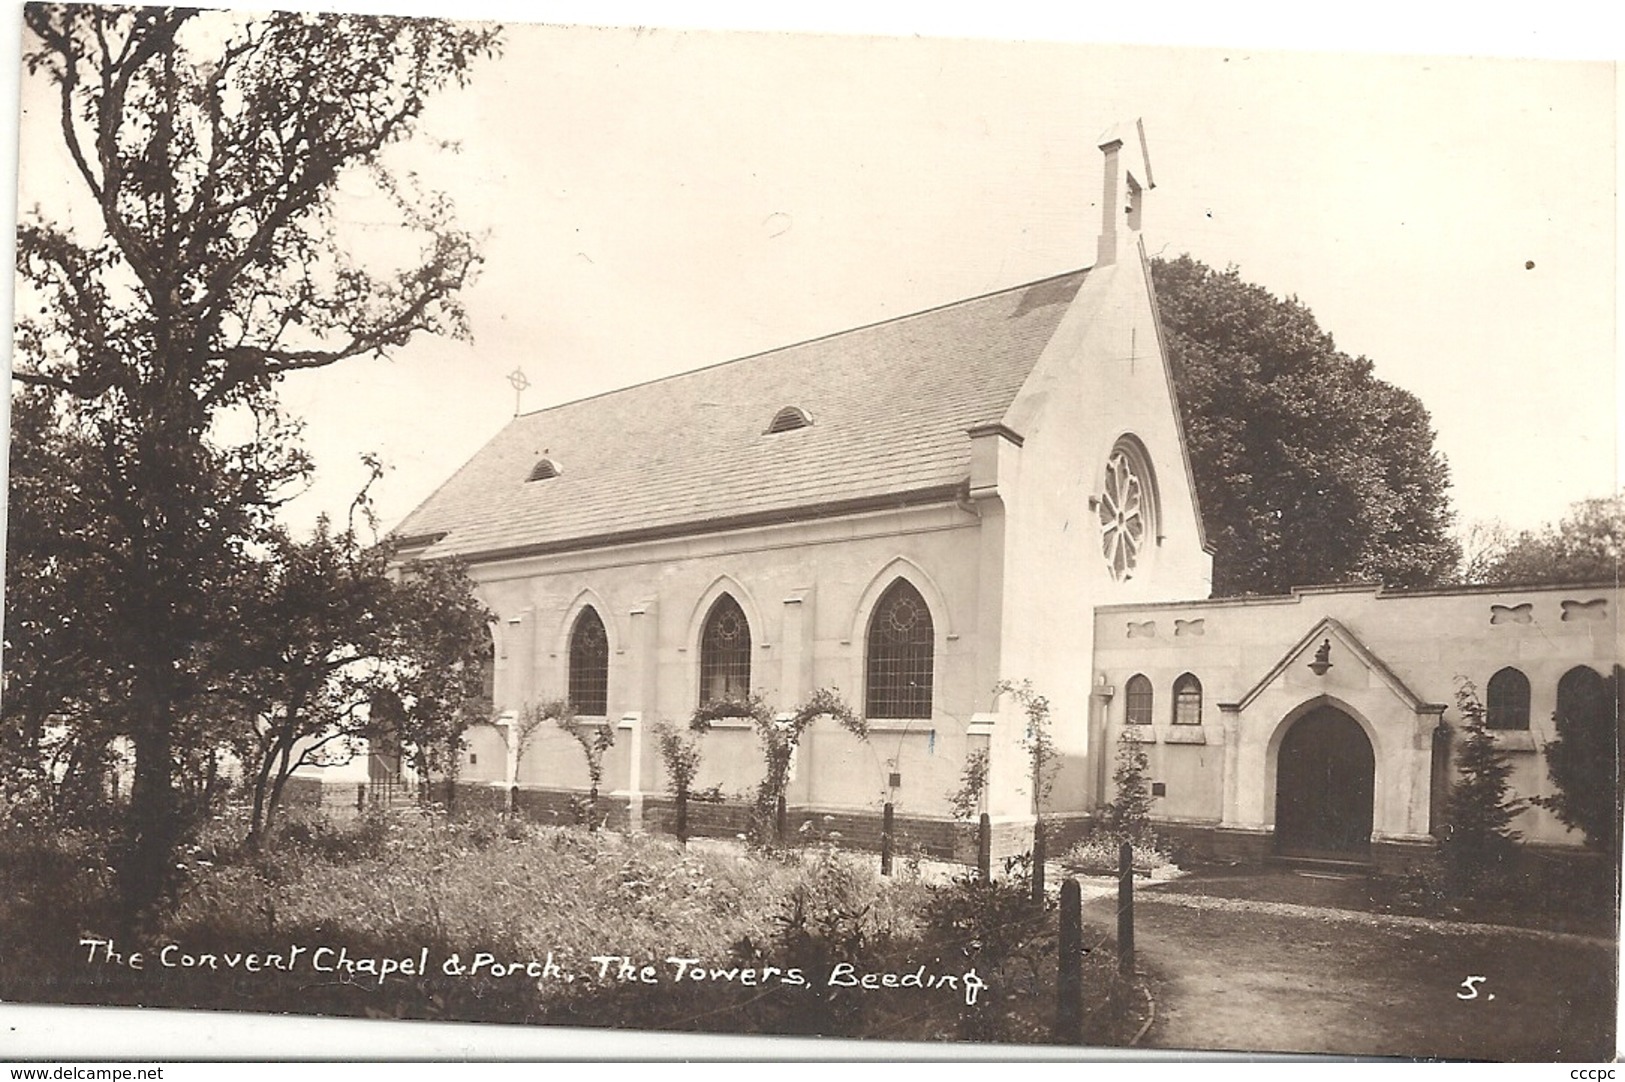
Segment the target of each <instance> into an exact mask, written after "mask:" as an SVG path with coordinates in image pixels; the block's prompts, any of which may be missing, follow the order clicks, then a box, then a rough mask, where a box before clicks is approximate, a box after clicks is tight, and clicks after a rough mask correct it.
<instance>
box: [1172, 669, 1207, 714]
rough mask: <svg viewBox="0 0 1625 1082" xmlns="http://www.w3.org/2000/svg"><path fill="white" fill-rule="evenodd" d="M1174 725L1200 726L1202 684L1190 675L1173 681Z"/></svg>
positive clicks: (1187, 674)
mask: <svg viewBox="0 0 1625 1082" xmlns="http://www.w3.org/2000/svg"><path fill="white" fill-rule="evenodd" d="M1174 724H1175V725H1200V724H1202V682H1201V681H1200V680H1198V679H1196V677H1194V676H1192V675H1191V674H1190V673H1186V674H1185V675H1184V676H1181V677H1180V678H1179V679H1178V680H1175V681H1174Z"/></svg>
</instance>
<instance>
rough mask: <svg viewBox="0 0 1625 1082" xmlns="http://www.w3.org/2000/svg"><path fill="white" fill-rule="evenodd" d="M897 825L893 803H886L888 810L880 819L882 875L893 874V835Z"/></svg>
mask: <svg viewBox="0 0 1625 1082" xmlns="http://www.w3.org/2000/svg"><path fill="white" fill-rule="evenodd" d="M895 823H896V813H895V811H894V810H893V808H892V802H891V801H889V800H888V801H886V810H885V811H884V812H883V813H882V814H881V817H880V874H881V875H890V874H891V835H892V827H893V824H895Z"/></svg>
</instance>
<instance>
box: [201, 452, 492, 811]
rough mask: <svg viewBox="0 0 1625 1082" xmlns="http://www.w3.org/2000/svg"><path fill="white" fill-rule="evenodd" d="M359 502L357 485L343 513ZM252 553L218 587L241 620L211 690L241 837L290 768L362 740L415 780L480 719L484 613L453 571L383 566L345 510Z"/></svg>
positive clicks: (274, 537)
mask: <svg viewBox="0 0 1625 1082" xmlns="http://www.w3.org/2000/svg"><path fill="white" fill-rule="evenodd" d="M372 466H373V470H374V473H373V476H374V478H375V479H376V477H377V476H378V473H377V470H378V465H377V463H376V462H373V463H372ZM366 500H367V491H366V489H363V490H362V492H361V494H360V495H359V496H358V497H357V499H356V504H355V507H356V508H357V509H365V508H366ZM266 547H267V549H268V552H267V554H266V555H264V556H262V557H258V558H255V559H253V560H252V561H251V562H250V563H248V564H247V565H246V566H245V571H246V574H245V575H244V576H242V578H241V580H239V582H238V583H237V584H236V585H237V587H238V589H237V590H236V591H235V592H234V593H233V594H232V595H230V599H231V601H232V602H233V604H234V607H235V609H236V611H237V612H238V614H239V615H240V616H241V618H242V619H243V622H244V627H243V630H242V632H241V633H240V636H239V637H238V638H237V639H236V640H235V641H233V642H232V643H231V645H232V647H233V648H234V649H235V650H236V651H238V652H236V653H235V654H234V655H233V656H232V657H231V658H230V662H231V665H230V672H231V677H230V679H229V681H227V682H226V683H225V684H224V685H223V686H222V687H221V688H220V689H219V690H218V692H217V693H216V699H217V700H218V701H219V702H220V704H221V706H222V708H223V713H224V715H225V716H227V717H235V718H237V719H238V727H237V728H236V729H235V730H234V731H233V732H232V733H231V734H230V742H231V744H232V746H233V748H234V750H235V751H236V753H237V757H238V759H239V761H240V762H242V764H243V766H244V772H245V775H246V776H247V777H248V778H249V779H251V785H252V790H253V812H252V816H251V820H250V828H249V829H250V833H249V836H250V838H251V839H255V840H258V839H259V837H260V836H261V835H262V833H263V832H264V830H265V829H266V828H267V827H268V826H269V825H270V823H271V821H272V820H273V819H274V817H275V814H276V810H277V807H278V804H279V803H280V800H281V797H282V792H283V788H284V786H285V785H286V784H287V781H288V778H289V777H291V776H292V774H293V772H294V771H295V770H297V769H299V768H300V767H302V766H330V765H334V764H337V763H343V762H347V761H349V760H350V759H351V758H352V757H353V756H354V754H355V753H356V750H357V748H358V746H359V742H360V741H362V740H364V739H372V740H374V741H377V742H379V743H380V744H382V745H384V746H388V747H392V748H397V749H403V750H406V751H407V752H408V754H409V755H410V756H411V758H412V760H413V764H414V765H415V766H416V767H417V768H418V770H419V771H420V772H422V773H423V776H425V777H427V776H428V772H429V771H430V770H431V769H434V768H437V767H438V768H442V769H443V768H444V766H445V765H446V764H447V763H449V762H454V761H455V760H456V759H457V754H456V752H457V751H458V750H459V749H460V746H461V735H462V731H463V728H464V727H465V726H466V725H467V724H468V723H469V722H471V721H475V720H485V718H486V716H488V714H489V704H486V703H484V702H483V700H482V698H481V692H482V691H483V687H482V684H483V675H484V672H483V670H484V661H485V644H484V633H485V628H486V624H487V622H488V621H489V619H490V613H489V612H488V611H487V610H486V608H485V607H484V606H483V605H482V604H480V602H479V601H478V600H477V599H476V598H475V596H474V592H473V584H472V583H471V582H470V581H469V580H468V578H467V576H466V574H465V573H464V572H463V570H462V569H461V568H460V567H458V566H456V565H454V564H442V565H437V566H432V567H431V566H428V565H417V564H413V565H409V566H407V567H405V568H403V569H402V570H401V571H400V572H399V573H394V572H393V571H392V561H393V550H392V549H391V547H390V546H388V545H387V544H386V545H367V544H364V543H363V542H362V541H361V539H360V537H359V536H358V534H357V530H356V523H355V521H354V516H353V515H352V517H351V521H350V522H349V524H348V525H347V526H346V528H345V529H344V531H342V532H335V531H334V530H333V528H332V526H331V524H330V523H329V522H328V521H327V520H326V519H325V518H322V519H320V520H319V521H318V522H317V525H316V528H315V530H314V531H313V533H312V535H311V536H310V538H309V539H307V540H305V541H296V540H295V539H293V538H292V537H291V536H289V535H288V533H287V532H286V531H284V530H282V529H273V530H271V531H270V536H269V538H268V540H267V545H266Z"/></svg>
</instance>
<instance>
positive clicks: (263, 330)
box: [13, 4, 495, 913]
mask: <svg viewBox="0 0 1625 1082" xmlns="http://www.w3.org/2000/svg"><path fill="white" fill-rule="evenodd" d="M25 23H26V37H25V42H24V63H25V66H26V69H27V79H26V85H25V96H26V97H27V100H29V101H30V102H32V103H37V104H38V105H42V106H45V107H47V108H50V109H51V110H52V111H53V112H55V113H56V114H57V115H58V117H59V123H60V130H61V134H62V138H63V142H64V147H65V150H66V152H67V158H68V160H69V161H71V163H72V181H71V183H72V185H73V190H72V191H64V193H63V195H62V199H61V201H60V202H53V203H52V205H51V206H50V207H49V208H48V209H44V210H35V211H33V212H32V213H25V215H24V217H23V221H22V223H21V225H20V227H19V231H18V251H17V259H18V270H19V284H18V291H17V300H18V312H19V318H18V324H17V336H16V351H15V359H14V368H13V379H14V383H15V385H16V386H18V387H22V388H34V389H36V391H35V393H41V394H44V393H51V394H54V395H55V400H54V403H53V404H52V406H51V407H50V410H51V416H53V417H54V418H55V419H56V420H55V423H57V424H58V425H60V428H61V431H62V432H63V433H65V434H67V435H66V437H65V438H66V440H67V444H65V446H71V448H72V449H73V451H74V454H75V456H76V457H75V458H74V459H73V463H74V464H75V465H77V466H78V467H79V468H77V470H75V471H71V472H70V473H69V474H68V475H67V479H68V481H69V483H72V484H77V485H80V486H82V489H81V493H82V495H83V497H84V500H85V502H86V505H87V510H86V511H85V513H84V519H85V521H86V523H87V524H88V525H87V526H86V529H87V530H88V531H90V533H89V534H88V535H87V536H90V537H91V539H92V543H93V545H94V547H95V549H96V561H95V562H96V564H97V565H98V567H99V570H98V571H97V573H96V576H95V577H94V578H92V579H87V580H85V582H84V583H82V584H81V593H82V594H83V593H86V592H93V593H94V596H81V597H79V598H77V599H76V600H77V601H78V602H80V603H82V604H85V605H91V606H93V607H94V609H95V611H96V614H97V618H98V625H97V634H98V636H99V642H98V651H99V664H100V665H101V666H102V667H103V668H104V669H105V671H106V674H107V681H106V688H105V690H106V696H105V701H106V702H107V704H108V710H109V716H108V718H107V721H108V724H109V725H110V726H111V727H112V728H113V729H114V730H115V731H117V732H119V733H121V734H125V735H128V736H129V737H130V738H131V741H132V743H133V745H134V748H135V755H136V773H135V779H134V788H133V791H132V795H131V809H130V814H129V816H128V825H129V830H130V838H129V845H128V848H127V856H126V857H125V859H124V861H123V866H122V868H121V872H122V875H121V883H122V886H123V888H124V894H125V900H126V903H127V907H126V908H127V910H128V911H129V912H132V913H133V912H135V911H137V910H139V909H141V908H143V907H145V906H146V905H147V903H149V902H151V901H152V900H153V899H154V898H156V897H157V895H158V893H159V891H160V890H161V889H162V885H163V881H164V879H165V877H166V875H167V873H168V869H169V868H170V865H171V863H172V862H171V860H170V853H171V850H172V848H173V845H174V843H175V840H176V837H177V834H178V831H179V829H180V827H181V816H180V814H179V811H178V809H177V807H176V802H175V785H174V782H175V773H176V770H177V763H182V762H184V761H185V760H186V758H187V753H188V751H189V749H190V746H191V745H192V744H194V743H195V740H196V739H197V734H196V733H194V732H193V731H192V729H191V728H190V727H189V726H190V725H191V721H190V720H189V719H197V718H199V717H201V716H202V715H203V711H202V710H201V707H202V706H203V705H204V703H205V702H207V701H208V699H209V696H210V695H211V694H212V692H213V690H214V688H215V685H216V683H217V681H216V679H215V678H214V674H212V673H211V666H212V665H214V664H216V662H217V661H218V654H219V651H218V650H217V649H216V645H217V644H219V643H221V642H223V641H225V640H226V639H227V638H228V637H229V635H230V633H231V632H232V631H233V630H234V629H235V628H237V627H239V626H240V624H241V620H240V614H239V613H235V612H233V611H231V608H230V605H229V604H225V603H223V601H222V599H224V598H228V597H230V596H231V589H230V586H231V584H232V583H233V582H235V581H237V580H238V579H239V578H240V576H241V574H242V564H243V561H244V559H245V556H246V554H247V552H248V551H249V549H250V547H251V546H253V545H254V544H255V543H256V541H257V539H258V538H260V537H262V536H263V534H264V532H265V531H266V530H267V529H268V528H269V525H270V523H271V519H272V515H273V513H274V511H275V508H276V506H277V503H278V501H279V499H281V498H283V495H282V494H284V493H286V492H287V490H288V486H289V484H290V482H294V481H297V480H298V479H299V478H301V477H302V476H303V475H304V474H305V472H306V471H307V470H308V467H309V463H308V462H307V461H306V460H305V458H304V456H303V455H302V454H301V453H300V452H299V450H298V448H297V445H296V443H295V440H294V436H295V435H296V427H295V426H293V425H291V424H289V422H288V421H287V420H286V419H285V418H283V417H282V416H281V415H280V413H279V412H278V409H277V404H276V400H275V387H276V383H277V380H278V377H279V376H281V375H282V374H283V373H285V372H289V371H292V370H295V369H302V368H313V367H319V366H322V365H326V364H331V363H334V362H336V361H339V360H342V359H344V358H347V357H354V356H358V355H363V354H379V353H383V352H386V351H388V350H390V349H393V348H395V347H399V346H401V345H403V344H404V343H406V342H407V341H408V340H409V339H411V338H412V337H413V336H414V335H416V334H419V333H423V332H429V333H441V334H452V335H457V334H462V333H464V331H465V328H464V321H463V315H462V312H461V309H460V308H459V306H458V304H457V301H456V296H457V292H458V290H459V288H460V287H461V286H462V284H463V283H464V282H465V281H466V280H467V278H468V276H469V275H470V273H471V272H472V270H473V268H474V266H475V264H476V257H475V255H474V251H473V247H472V245H471V243H470V241H469V238H468V237H467V236H466V235H464V234H463V233H461V232H459V231H458V230H457V229H455V228H454V227H453V225H452V224H451V221H450V217H449V208H448V207H447V206H446V205H445V204H444V203H443V202H442V201H439V200H436V199H433V198H414V197H412V196H411V194H410V192H409V190H408V189H407V187H406V186H405V185H404V184H403V183H400V182H397V181H396V180H395V179H393V178H392V177H391V176H390V175H389V174H388V173H387V172H386V171H385V169H384V167H383V165H382V163H381V154H382V153H383V151H384V150H385V149H386V148H388V147H389V146H390V145H392V144H394V143H396V142H398V141H400V140H402V139H404V138H406V137H407V136H409V135H410V134H411V133H412V131H413V129H414V127H415V124H416V121H417V118H418V117H419V115H420V113H421V111H422V109H423V106H424V103H425V101H426V100H427V99H428V97H429V95H431V94H432V93H433V92H435V91H436V90H437V89H439V88H442V87H445V86H447V85H452V84H457V83H460V82H462V81H463V80H464V79H465V78H466V77H467V74H468V71H469V65H470V64H471V63H472V61H473V60H474V59H475V58H477V57H478V56H480V55H482V54H485V53H487V52H489V51H491V50H492V49H493V48H494V46H495V29H494V28H490V27H480V26H474V25H459V24H453V23H446V22H439V21H431V20H408V19H388V18H385V19H378V18H364V17H356V16H338V15H311V14H291V13H283V14H274V15H267V16H260V17H253V18H247V17H242V16H238V15H233V14H228V13H223V12H203V11H198V10H196V9H175V8H112V7H89V6H84V7H81V6H73V5H60V4H35V5H31V6H29V7H28V8H27V9H26V13H25ZM53 99H54V100H53ZM368 179H370V180H372V181H373V182H374V186H375V189H376V190H377V192H378V193H379V194H380V197H381V198H382V199H383V200H385V201H389V202H392V204H393V205H394V206H395V208H396V209H397V211H398V221H397V223H396V225H397V230H396V238H397V240H398V241H399V242H400V243H394V244H388V245H384V244H368V245H362V244H359V243H357V238H355V237H351V236H346V235H345V234H344V231H343V227H342V223H341V222H340V220H339V219H340V215H339V213H338V211H339V195H338V192H339V184H340V181H341V180H344V181H345V182H346V184H347V185H349V183H350V181H352V180H353V181H354V182H355V185H359V184H360V183H361V182H363V181H366V180H368ZM355 185H350V186H351V187H353V186H355ZM347 191H348V189H347ZM346 197H347V198H348V197H350V196H348V195H347V196H346ZM80 210H88V213H79V211H80ZM228 412H229V413H231V414H233V415H234V416H235V417H236V418H237V419H238V420H239V422H242V421H246V422H247V423H248V426H249V427H252V429H253V432H254V435H253V437H252V438H251V439H248V440H246V441H243V442H238V443H233V442H230V441H227V440H226V439H224V437H223V436H222V433H223V432H225V431H228V430H229V427H228V426H225V425H223V424H222V421H223V420H224V419H225V415H226V414H227V413H228ZM239 427H241V424H239ZM76 514H77V512H76ZM25 528H28V527H25ZM48 547H49V546H48Z"/></svg>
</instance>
